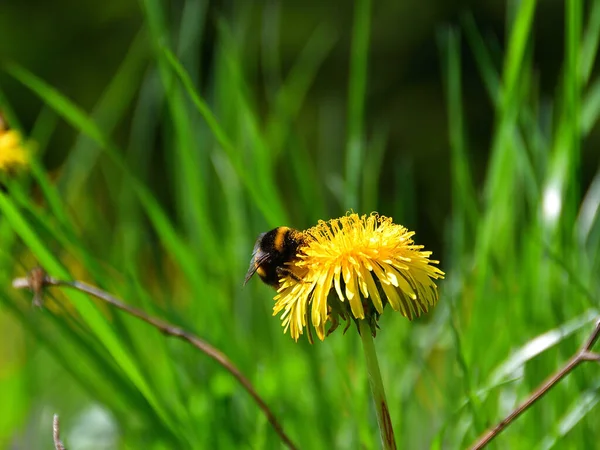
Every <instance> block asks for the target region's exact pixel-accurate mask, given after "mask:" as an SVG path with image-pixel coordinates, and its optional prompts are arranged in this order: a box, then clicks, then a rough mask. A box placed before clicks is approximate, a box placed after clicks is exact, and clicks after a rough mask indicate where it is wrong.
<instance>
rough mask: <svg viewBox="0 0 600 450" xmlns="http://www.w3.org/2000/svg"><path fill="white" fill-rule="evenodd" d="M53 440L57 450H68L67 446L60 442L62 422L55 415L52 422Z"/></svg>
mask: <svg viewBox="0 0 600 450" xmlns="http://www.w3.org/2000/svg"><path fill="white" fill-rule="evenodd" d="M52 438H53V439H54V448H55V449H56V450H66V449H65V445H64V444H63V443H62V441H61V440H60V422H59V421H58V414H54V419H53V420H52Z"/></svg>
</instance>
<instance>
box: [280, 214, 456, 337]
mask: <svg viewBox="0 0 600 450" xmlns="http://www.w3.org/2000/svg"><path fill="white" fill-rule="evenodd" d="M413 235H414V232H411V231H408V230H407V229H406V228H405V227H403V226H401V225H397V224H394V223H393V222H392V219H391V218H390V217H385V216H379V215H377V214H371V215H369V216H366V215H363V216H359V215H358V214H354V213H352V214H348V215H346V216H345V217H341V218H339V219H333V220H330V221H329V222H324V221H320V222H319V223H318V224H317V225H316V226H315V227H313V228H310V229H308V230H306V231H305V232H304V239H303V242H302V244H301V245H300V246H299V247H298V251H297V254H296V258H295V259H293V260H292V261H291V262H290V263H288V266H287V270H285V271H280V272H279V273H280V283H279V287H278V293H277V295H276V296H275V306H274V309H273V315H276V314H278V313H280V312H283V313H282V314H281V320H282V326H283V327H284V328H285V330H284V332H286V331H287V330H288V329H289V331H290V334H291V336H292V338H294V339H295V340H298V337H299V336H300V335H301V334H302V333H303V329H304V328H305V327H307V328H308V331H309V339H311V335H310V326H309V325H312V326H313V327H314V328H315V330H316V332H317V336H318V337H319V339H321V340H323V339H324V338H325V336H326V334H325V325H326V323H327V322H331V329H330V330H329V333H331V332H332V331H333V330H334V329H335V328H336V327H337V324H338V319H339V318H340V317H341V318H343V319H344V320H346V321H347V322H348V318H351V319H353V320H355V321H357V320H359V319H367V320H368V322H369V324H370V326H371V331H372V333H373V334H374V333H375V328H376V326H377V319H378V318H379V315H380V314H382V313H383V309H384V307H385V306H386V304H388V303H389V305H390V306H391V307H392V309H393V310H394V311H399V312H400V313H401V314H402V315H403V316H405V317H407V318H408V319H411V320H412V319H413V318H415V317H419V316H420V315H421V314H423V313H426V312H427V311H429V309H430V308H431V307H432V306H434V305H435V304H436V303H437V301H438V290H437V286H436V284H435V281H434V280H436V279H438V278H443V276H444V272H442V271H441V270H440V269H438V268H437V267H435V266H433V265H432V264H438V261H435V260H430V259H429V257H430V256H431V252H428V251H423V250H422V249H423V246H421V245H415V244H414V242H413V240H412V237H413ZM332 290H333V291H334V293H331V291H332ZM330 293H331V294H332V295H330ZM309 322H310V323H309ZM349 324H350V322H348V325H349ZM346 328H347V327H346ZM329 333H328V334H329ZM311 341H312V339H311Z"/></svg>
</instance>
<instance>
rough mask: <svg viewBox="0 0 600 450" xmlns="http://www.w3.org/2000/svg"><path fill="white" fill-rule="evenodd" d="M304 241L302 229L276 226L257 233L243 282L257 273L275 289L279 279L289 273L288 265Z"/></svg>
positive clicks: (294, 258)
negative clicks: (259, 233)
mask: <svg viewBox="0 0 600 450" xmlns="http://www.w3.org/2000/svg"><path fill="white" fill-rule="evenodd" d="M305 242H306V235H305V234H304V233H303V232H302V231H298V230H295V229H293V228H288V227H277V228H275V229H273V230H271V231H267V232H266V233H262V234H261V235H259V236H258V239H257V240H256V243H255V244H254V250H253V251H252V259H251V260H250V267H249V268H248V273H247V274H246V279H245V280H244V284H246V283H247V282H248V281H249V280H250V278H252V275H254V274H255V273H257V274H258V276H259V277H260V279H261V280H262V281H263V282H264V283H266V284H268V285H269V286H273V287H274V288H275V289H277V288H278V287H279V280H280V279H281V278H282V277H284V276H286V275H288V274H291V271H290V269H289V268H288V266H289V265H290V264H291V263H293V262H294V261H295V260H297V259H298V251H299V248H300V247H301V246H302V245H303V244H304V243H305Z"/></svg>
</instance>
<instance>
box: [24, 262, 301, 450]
mask: <svg viewBox="0 0 600 450" xmlns="http://www.w3.org/2000/svg"><path fill="white" fill-rule="evenodd" d="M46 286H59V287H60V286H65V287H70V288H73V289H76V290H78V291H81V292H85V293H86V294H89V295H91V296H93V297H96V298H98V299H100V300H102V301H104V302H106V303H110V304H111V305H113V306H114V307H115V308H118V309H120V310H122V311H125V312H126V313H128V314H131V315H132V316H135V317H137V318H138V319H140V320H142V321H144V322H146V323H147V324H149V325H152V326H153V327H154V328H156V329H158V330H159V331H160V332H162V333H163V334H165V335H167V336H173V337H176V338H179V339H182V340H184V341H186V342H188V343H190V344H192V345H193V346H194V347H196V348H197V349H198V350H200V351H201V352H203V353H204V354H206V355H207V356H209V357H210V358H212V359H213V360H215V361H216V362H218V363H219V364H220V365H221V366H222V367H223V368H224V369H225V370H227V371H228V372H229V373H231V374H232V375H233V376H234V377H235V378H236V379H237V380H238V381H239V383H240V384H241V385H242V386H243V387H244V389H246V391H247V392H248V393H249V394H250V396H251V397H252V398H253V399H254V401H255V402H256V404H257V405H258V406H259V408H260V409H262V410H263V412H264V414H265V416H266V417H267V420H268V421H269V423H270V424H271V426H272V427H273V429H274V430H275V432H276V433H277V434H278V435H279V437H280V438H281V440H282V441H283V442H284V443H285V445H286V446H287V447H288V448H290V449H296V446H295V445H294V443H293V442H292V440H291V439H290V438H289V437H288V435H287V434H286V433H285V432H284V431H283V427H282V426H281V424H280V423H279V421H278V420H277V418H276V417H275V415H274V414H273V412H272V411H271V409H270V408H269V407H268V406H267V404H266V403H265V401H264V400H263V399H262V398H261V397H260V396H259V395H258V393H257V392H256V390H255V389H254V387H253V386H252V384H251V383H250V381H249V380H248V379H247V378H246V377H245V376H244V375H243V374H242V372H241V371H240V370H239V369H238V368H237V367H236V366H235V365H234V364H233V363H232V362H231V361H230V360H229V358H227V356H225V354H223V353H222V352H221V351H219V350H217V349H216V348H215V347H213V346H212V345H210V344H209V343H207V342H206V341H204V340H202V339H200V338H199V337H197V336H196V335H194V334H192V333H190V332H188V331H185V330H183V329H182V328H179V327H176V326H174V325H172V324H170V323H168V322H165V321H163V320H160V319H157V318H155V317H152V316H149V315H147V314H146V313H145V312H143V311H141V310H139V309H137V308H134V307H132V306H129V305H127V304H126V303H123V302H122V301H121V300H119V299H118V298H116V297H114V296H112V295H110V294H109V293H107V292H105V291H103V290H101V289H99V288H97V287H95V286H91V285H89V284H87V283H83V282H81V281H62V280H57V279H55V278H52V277H50V276H48V275H46V273H45V272H44V271H43V269H41V268H35V269H33V270H32V271H31V272H30V273H29V275H28V277H27V278H17V279H15V280H13V287H15V288H25V287H26V288H29V289H30V290H31V291H32V292H33V294H34V304H35V305H37V304H40V305H41V303H39V302H40V300H41V292H42V290H43V288H44V287H46Z"/></svg>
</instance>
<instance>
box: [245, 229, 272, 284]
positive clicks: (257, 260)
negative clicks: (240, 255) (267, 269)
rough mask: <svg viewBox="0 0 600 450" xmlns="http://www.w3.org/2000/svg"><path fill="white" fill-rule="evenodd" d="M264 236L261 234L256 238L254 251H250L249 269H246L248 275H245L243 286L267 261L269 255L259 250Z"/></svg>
mask: <svg viewBox="0 0 600 450" xmlns="http://www.w3.org/2000/svg"><path fill="white" fill-rule="evenodd" d="M265 234H266V233H262V234H261V235H260V236H258V239H257V240H256V243H255V244H254V250H252V259H250V267H248V273H246V278H245V279H244V286H245V285H246V283H247V282H248V281H249V280H250V278H252V275H254V274H255V273H256V271H257V270H258V268H259V267H260V266H261V265H263V264H264V263H266V262H267V261H268V260H269V254H268V253H266V252H264V251H263V250H262V249H261V248H260V244H261V242H262V238H263V236H264V235H265Z"/></svg>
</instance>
